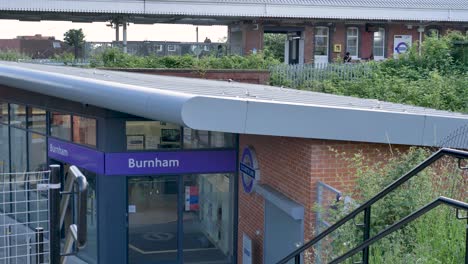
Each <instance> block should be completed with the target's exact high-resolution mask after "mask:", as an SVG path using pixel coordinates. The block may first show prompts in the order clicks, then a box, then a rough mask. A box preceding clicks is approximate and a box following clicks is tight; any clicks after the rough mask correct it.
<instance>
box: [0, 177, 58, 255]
mask: <svg viewBox="0 0 468 264" xmlns="http://www.w3.org/2000/svg"><path fill="white" fill-rule="evenodd" d="M49 175H50V172H49V171H44V172H26V173H3V174H0V263H5V264H23V263H24V264H32V263H34V264H37V263H49V255H48V252H49V242H48V237H49V235H48V230H49V219H48V218H49V213H48V211H49V192H48V186H49Z"/></svg>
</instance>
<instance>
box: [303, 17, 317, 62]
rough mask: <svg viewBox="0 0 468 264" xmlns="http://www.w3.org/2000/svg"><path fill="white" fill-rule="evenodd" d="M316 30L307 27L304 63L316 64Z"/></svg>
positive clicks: (305, 31)
mask: <svg viewBox="0 0 468 264" xmlns="http://www.w3.org/2000/svg"><path fill="white" fill-rule="evenodd" d="M314 44H315V42H314V28H313V27H312V26H306V27H305V30H304V63H307V64H308V63H314Z"/></svg>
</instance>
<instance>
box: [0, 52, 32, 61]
mask: <svg viewBox="0 0 468 264" xmlns="http://www.w3.org/2000/svg"><path fill="white" fill-rule="evenodd" d="M29 59H31V57H29V56H28V55H26V54H22V53H20V52H17V51H13V50H2V51H0V60H3V61H19V60H29Z"/></svg>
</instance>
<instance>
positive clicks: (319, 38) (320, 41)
mask: <svg viewBox="0 0 468 264" xmlns="http://www.w3.org/2000/svg"><path fill="white" fill-rule="evenodd" d="M314 54H315V56H328V28H327V27H316V28H315V49H314Z"/></svg>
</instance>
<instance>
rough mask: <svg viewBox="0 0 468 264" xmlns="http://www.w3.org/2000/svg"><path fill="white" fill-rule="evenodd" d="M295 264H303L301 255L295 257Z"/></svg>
mask: <svg viewBox="0 0 468 264" xmlns="http://www.w3.org/2000/svg"><path fill="white" fill-rule="evenodd" d="M294 264H301V253H299V254H297V255H296V256H295V257H294Z"/></svg>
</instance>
